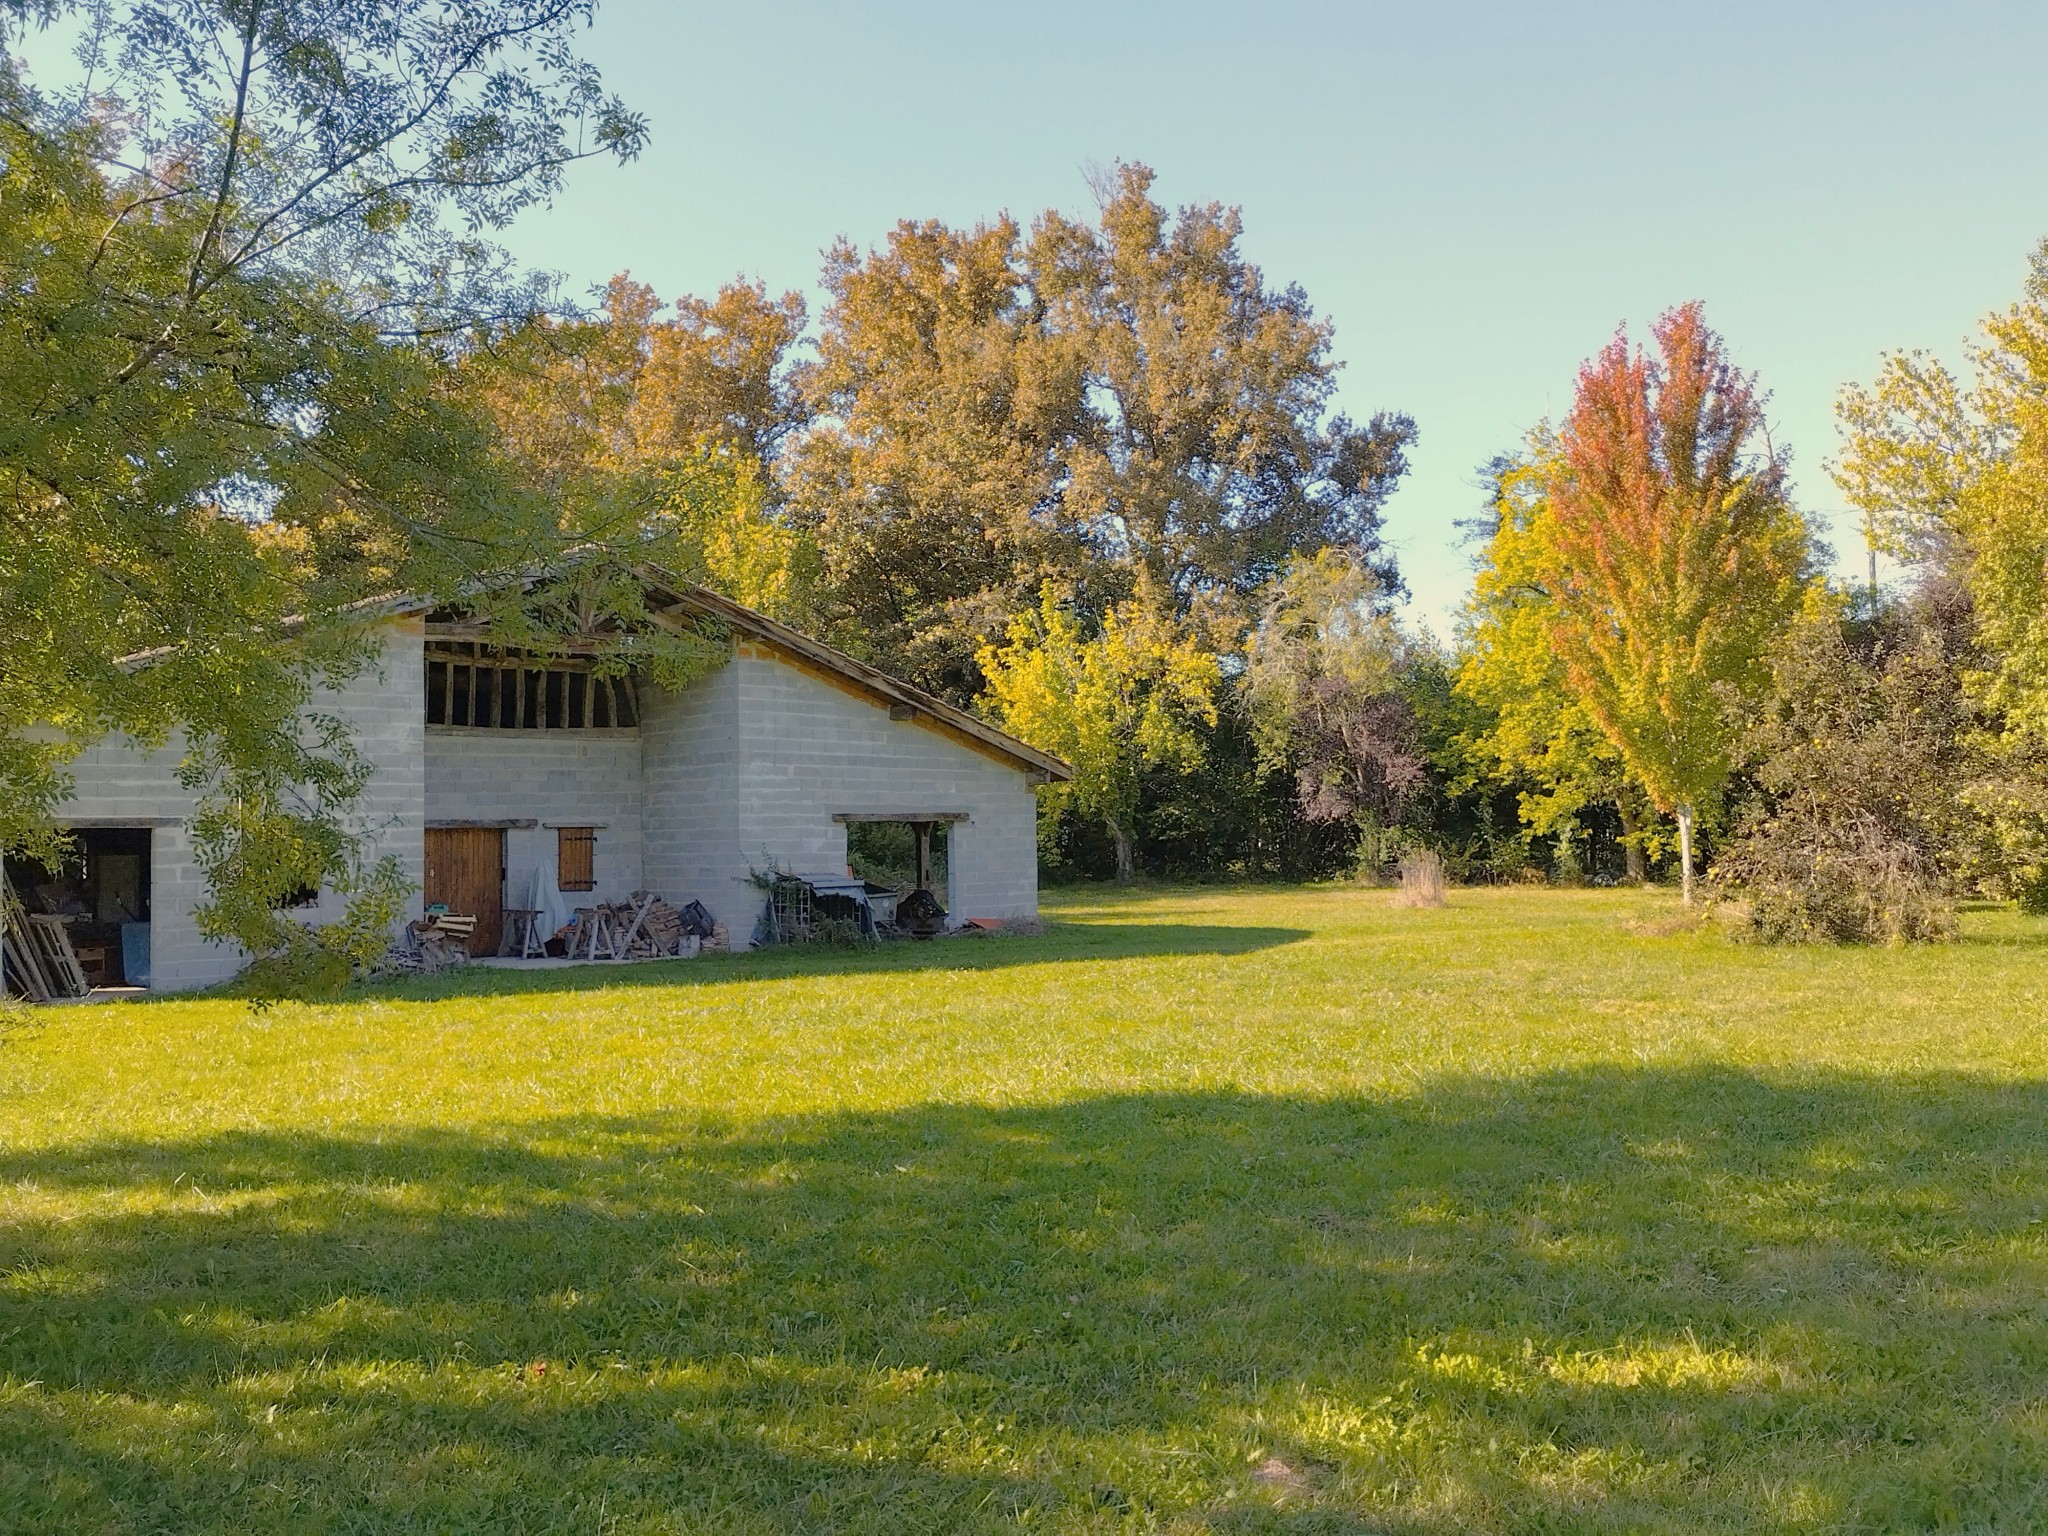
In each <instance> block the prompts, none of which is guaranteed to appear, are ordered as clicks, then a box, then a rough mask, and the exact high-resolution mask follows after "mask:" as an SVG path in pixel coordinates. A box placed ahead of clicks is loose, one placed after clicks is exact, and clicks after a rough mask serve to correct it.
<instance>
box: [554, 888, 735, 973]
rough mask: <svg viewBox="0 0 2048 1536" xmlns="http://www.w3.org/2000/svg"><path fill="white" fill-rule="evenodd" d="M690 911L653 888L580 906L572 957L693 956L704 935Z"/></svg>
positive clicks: (571, 938) (572, 937) (572, 934)
mask: <svg viewBox="0 0 2048 1536" xmlns="http://www.w3.org/2000/svg"><path fill="white" fill-rule="evenodd" d="M690 906H691V907H692V908H695V910H696V911H697V912H702V911H703V908H702V907H699V906H697V904H696V903H695V902H692V903H691V904H690ZM688 910H689V909H685V912H687V911H688ZM685 912H678V911H677V910H676V909H675V908H674V907H672V906H670V905H669V904H668V903H667V902H666V901H664V900H663V899H662V898H661V897H659V896H657V895H656V894H655V893H654V892H652V891H635V892H634V893H633V894H632V895H631V896H630V897H629V898H627V899H626V900H625V901H608V902H599V903H598V904H597V905H596V906H594V907H578V908H577V909H576V921H575V924H574V925H573V926H572V928H571V930H570V933H569V958H570V959H572V960H655V959H682V958H687V957H688V956H690V955H694V954H695V953H697V950H698V947H699V945H700V943H701V941H702V938H703V935H702V934H701V933H699V932H698V931H697V927H698V925H697V924H695V923H693V922H692V921H691V920H690V918H689V917H687V916H686V915H685Z"/></svg>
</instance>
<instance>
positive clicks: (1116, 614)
mask: <svg viewBox="0 0 2048 1536" xmlns="http://www.w3.org/2000/svg"><path fill="white" fill-rule="evenodd" d="M976 661H977V664H978V665H979V666H980V668H981V671H982V675H983V676H984V677H986V678H987V679H988V689H987V691H986V692H985V693H984V694H983V696H982V706H983V708H984V709H985V710H986V711H987V712H988V713H989V714H990V715H992V716H993V717H994V718H995V719H996V720H998V721H999V722H1000V723H1001V724H1002V725H1003V727H1004V728H1005V729H1007V730H1010V731H1013V732H1015V733H1016V734H1017V735H1019V736H1021V737H1023V738H1024V739H1025V740H1026V741H1028V742H1030V743H1032V744H1033V745H1034V746H1037V747H1042V748H1043V749H1045V750H1046V751H1048V752H1052V753H1055V754H1057V755H1058V756H1060V757H1062V758H1065V759H1066V761H1067V762H1068V763H1069V764H1070V765H1071V766H1072V767H1073V770H1074V778H1073V782H1072V783H1069V784H1061V785H1055V786H1052V787H1051V788H1049V789H1048V790H1046V791H1044V792H1043V794H1042V795H1041V797H1040V801H1039V804H1040V808H1041V813H1042V815H1043V817H1044V818H1045V819H1044V820H1043V821H1042V823H1041V835H1043V833H1044V832H1045V831H1049V830H1050V829H1051V828H1052V827H1054V826H1056V825H1057V824H1058V818H1059V816H1060V815H1061V814H1062V813H1063V812H1064V811H1066V810H1068V809H1072V810H1075V811H1078V812H1079V813H1080V814H1082V815H1084V816H1093V817H1096V818H1098V819H1100V820H1101V821H1102V822H1103V824H1104V825H1105V826H1107V827H1108V829H1109V834H1110V836H1111V837H1112V838H1114V839H1115V841H1116V874H1117V879H1118V880H1119V881H1124V882H1128V881H1129V880H1130V878H1131V873H1132V860H1131V847H1132V842H1133V838H1134V835H1135V822H1136V815H1137V809H1138V787H1139V774H1140V771H1141V769H1142V768H1143V767H1144V766H1145V765H1146V764H1148V763H1149V764H1161V765H1172V766H1177V767H1180V768H1183V769H1192V768H1194V767H1196V766H1197V765H1198V764H1199V763H1200V762H1201V755H1202V740H1201V737H1200V736H1199V735H1197V734H1196V731H1195V729H1194V725H1195V722H1196V721H1200V722H1202V723H1204V724H1207V725H1211V726H1213V725H1214V724H1215V723H1216V689H1217V685H1218V682H1219V670H1218V667H1217V662H1216V657H1215V656H1214V655H1213V654H1212V653H1210V652H1207V651H1204V650H1202V649H1201V648H1200V647H1198V646H1197V645H1195V644H1194V643H1193V642H1192V641H1190V640H1189V639H1188V638H1187V637H1186V636H1185V635H1184V634H1182V633H1181V632H1180V630H1179V629H1178V628H1177V627H1176V626H1175V625H1174V624H1173V623H1172V621H1171V620H1169V619H1167V618H1164V617H1162V616H1161V615H1159V614H1158V613H1156V612H1155V611H1153V610H1150V609H1147V608H1144V607H1142V606H1140V605H1138V604H1135V603H1132V604H1126V605H1124V606H1122V607H1119V608H1114V609H1111V610H1110V612H1109V613H1108V614H1106V615H1105V616H1104V618H1103V620H1102V625H1101V627H1100V629H1099V630H1098V631H1097V632H1096V633H1095V634H1093V635H1089V634H1087V633H1086V632H1085V631H1084V629H1083V628H1082V623H1081V620H1080V618H1079V617H1078V616H1077V615H1076V614H1075V613H1074V612H1073V611H1072V610H1071V609H1070V608H1068V607H1066V606H1065V605H1063V604H1062V603H1061V602H1060V601H1059V598H1058V595H1057V593H1056V592H1055V591H1054V590H1053V588H1052V587H1051V585H1050V584H1048V585H1047V586H1046V587H1045V588H1044V589H1043V590H1042V591H1041V593H1040V596H1039V605H1038V611H1037V612H1036V613H1030V614H1025V615H1021V616H1019V617H1018V618H1016V619H1015V620H1013V621H1012V622H1011V624H1010V631H1009V636H1008V640H1007V643H1005V644H1003V645H1000V646H994V645H991V646H984V647H982V649H981V651H980V653H979V655H978V656H977V657H976Z"/></svg>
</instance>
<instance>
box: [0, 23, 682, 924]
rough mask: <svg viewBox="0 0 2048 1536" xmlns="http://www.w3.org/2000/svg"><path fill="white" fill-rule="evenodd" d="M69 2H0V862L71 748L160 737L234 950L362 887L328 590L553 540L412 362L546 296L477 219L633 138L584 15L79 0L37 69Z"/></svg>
mask: <svg viewBox="0 0 2048 1536" xmlns="http://www.w3.org/2000/svg"><path fill="white" fill-rule="evenodd" d="M78 9H80V8H79V7H75V6H72V5H68V4H64V3H62V0H51V3H48V4H40V5H38V4H28V3H23V0H6V3H0V47H4V48H5V49H6V50H7V54H8V58H7V62H5V63H0V529H4V537H0V642H4V643H0V847H5V848H22V847H37V848H39V849H41V850H43V851H50V849H51V848H52V846H53V832H52V826H53V819H54V812H55V808H56V806H57V804H58V803H59V801H60V799H61V796H62V794H63V792H64V786H65V780H64V774H63V765H64V763H65V762H66V761H67V760H68V758H69V757H70V756H71V755H72V754H74V753H76V752H77V751H78V750H80V749H81V748H83V747H84V746H86V745H88V744H89V743H91V742H92V741H94V740H96V739H99V738H100V737H102V736H104V735H106V734H108V733H110V732H115V731H119V732H125V733H127V734H129V735H131V736H133V737H136V738H137V739H139V740H142V741H144V742H147V743H162V742H165V741H168V740H171V739H173V738H174V737H175V738H178V739H182V740H183V741H184V742H185V745H186V753H187V755H186V759H185V769H186V772H187V774H188V777H189V778H190V780H191V781H192V783H193V784H194V787H195V788H197V789H199V790H201V791H202V796H203V798H202V806H201V815H200V817H199V821H198V826H199V828H200V831H201V834H202V841H203V842H204V843H205V844H206V845H205V846H203V847H202V849H201V857H202V861H203V862H204V863H206V864H207V866H208V867H209V869H210V870H211V871H212V872H213V873H214V874H215V875H216V877H217V879H216V895H217V897H218V898H219V899H218V900H217V901H216V902H215V903H214V904H213V905H212V906H211V907H210V908H209V909H208V913H207V914H206V920H207V921H208V922H209V923H211V924H212V925H213V928H214V930H215V931H216V932H218V933H220V934H222V935H223V936H234V937H239V938H242V939H244V941H245V942H249V943H251V944H252V946H255V947H262V946H263V945H264V944H265V943H266V942H268V941H269V940H271V939H274V938H275V937H276V936H277V929H276V926H275V923H274V921H273V920H272V919H270V918H269V917H267V916H265V914H268V913H270V912H271V911H272V910H273V907H274V904H275V903H274V900H273V898H275V897H278V896H281V895H282V894H284V892H286V891H289V890H291V889H293V888H295V887H297V886H300V885H305V884H322V883H326V884H334V885H342V886H347V885H348V884H350V883H351V882H354V883H355V884H357V885H359V886H360V887H361V888H362V889H363V890H365V891H366V892H375V893H377V899H378V900H388V896H389V881H388V879H385V878H382V877H379V876H376V875H375V874H374V872H366V871H362V870H359V869H353V868H352V867H351V865H350V858H351V854H352V850H353V848H354V847H355V844H354V841H353V840H352V839H351V838H349V837H347V836H345V835H335V834H336V832H337V829H338V828H339V827H340V826H341V818H342V817H343V816H344V814H345V812H346V809H347V806H348V804H349V803H350V802H351V800H352V799H353V796H354V792H355V790H356V788H358V787H359V786H360V783H361V775H360V772H359V771H358V769H357V767H356V765H353V764H352V763H351V762H350V761H349V759H348V755H347V751H346V743H345V741H342V740H340V739H337V738H335V737H334V736H333V735H332V733H328V734H327V735H325V736H321V735H315V736H314V737H311V738H309V737H308V736H307V735H306V734H305V733H304V732H303V730H302V728H301V718H302V710H303V707H304V706H305V704H306V703H307V701H308V700H309V698H310V697H311V695H312V691H313V689H314V687H315V685H316V684H317V683H318V682H320V681H322V680H334V679H337V678H340V677H345V676H346V675H348V673H349V671H350V670H351V669H352V668H353V667H356V666H359V665H361V664H362V663H363V662H364V660H365V659H366V656H365V650H364V646H363V635H362V630H361V627H360V624H359V623H358V622H356V621H355V620H354V619H352V617H351V614H350V607H349V605H350V604H352V603H353V602H355V601H356V600H357V599H359V598H361V597H363V596H365V595H368V594H371V593H374V592H378V591H387V590H390V589H391V588H393V587H395V586H406V587H413V588H416V589H419V590H424V591H435V590H443V589H446V590H454V589H455V588H456V587H458V586H459V585H460V584H461V583H462V582H463V581H465V580H467V579H469V578H471V577H474V576H475V575H477V574H479V573H488V572H490V571H493V570H508V569H514V568H523V567H525V566H528V565H530V564H531V563H533V562H535V561H536V560H539V559H543V558H546V557H547V556H549V555H550V554H552V553H555V552H558V551H559V550H560V549H561V548H562V547H564V545H565V544H566V543H567V542H569V539H568V537H567V535H566V533H565V530H563V529H561V528H560V527H559V526H558V525H557V523H556V522H555V520H554V519H553V518H552V517H551V515H550V512H549V509H548V508H547V506H546V504H545V503H544V501H542V500H541V499H539V498H535V497H531V496H525V495H522V494H521V490H520V487H519V486H518V485H517V484H516V483H514V482H512V481H511V480H509V479H508V478H507V477H506V476H505V475H503V474H502V473H501V472H500V470H499V468H498V466H497V463H496V461H495V459H494V457H493V453H492V433H491V431H490V430H489V427H488V424H487V423H485V422H483V421H481V420H479V419H478V418H477V417H476V415H475V414H474V413H473V412H471V411H469V410H468V409H466V408H465V407H464V406H463V405H462V404H461V403H460V402H457V401H453V400H451V399H450V397H449V393H448V390H447V375H446V370H445V368H444V367H443V366H442V361H443V359H442V355H441V352H440V350H439V349H440V348H441V347H442V346H443V345H444V344H445V343H446V342H447V341H448V340H449V339H450V338H451V337H453V336H454V335H455V334H456V332H457V331H458V330H459V329H460V328H462V327H465V326H469V325H472V324H474V323H476V322H477V321H478V320H479V319H481V318H484V317H487V316H494V315H502V314H505V313H508V312H511V311H523V310H527V309H531V308H532V307H533V306H534V305H535V304H536V303H537V302H539V301H540V300H541V298H542V297H543V296H544V295H543V292H542V289H541V288H540V287H538V286H536V285H535V284H534V283H532V282H530V281H528V280H525V279H522V278H521V277H519V276H518V275H517V273H516V272H515V271H514V270H513V269H512V267H511V266H510V264H509V263H508V262H507V261H506V260H505V258H504V257H503V255H502V253H500V252H498V251H497V250H496V249H495V248H494V247H493V246H492V245H491V244H490V243H489V242H488V240H487V239H485V238H483V236H484V235H486V234H487V233H488V232H489V231H490V230H491V229H492V228H494V227H499V226H502V225H503V224H504V223H505V222H506V221H507V220H509V219H510V218H512V217H513V216H514V215H516V214H517V213H519V212H520V211H522V210H523V209H525V208H528V207H530V206H532V205H533V204H534V203H535V202H537V201H539V200H542V199H545V198H546V197H547V196H548V195H549V194H550V193H551V192H552V191H553V189H554V188H555V187H556V186H557V185H558V184H559V181H560V179H561V176H562V174H563V173H564V171H565V169H566V168H567V167H568V166H569V165H570V164H572V163H573V162H575V161H577V160H579V159H582V158H586V157H588V156H591V155H610V156H615V157H628V156H631V155H632V154H634V153H635V152H636V151H637V149H638V147H639V145H640V142H641V140H642V138H643V136H644V126H643V124H642V123H641V121H640V120H639V119H638V118H637V117H635V116H634V115H633V114H632V113H630V112H628V111H627V110H626V109H625V108H624V107H623V106H621V105H620V104H619V103H618V102H617V101H616V100H615V99H613V98H612V97H610V96H607V95H606V94H605V93H604V92H603V91H602V88H601V86H600V85H599V82H598V80H597V77H596V75H595V73H594V71H592V70H591V69H590V67H589V66H588V65H587V64H585V63H584V62H583V61H582V60H580V59H579V58H577V56H576V54H575V51H574V38H575V34H576V32H577V31H578V30H579V28H580V27H581V26H582V25H583V24H584V23H585V22H586V21H587V20H588V17H589V15H590V5H589V4H588V3H556V0H488V3H480V4H473V5H463V6H458V7H424V6H419V5H416V4H410V3H403V0H365V3H362V4H352V5H347V6H339V7H337V6H332V5H318V4H314V3H311V0H162V3H151V4H142V3H135V4H119V3H109V4H105V5H95V6H91V7H85V8H83V9H84V11H85V15H84V21H85V25H84V26H83V27H82V29H81V36H82V37H83V39H84V42H83V44H82V47H81V54H80V59H79V64H80V66H81V68H80V69H79V70H77V71H76V72H75V73H76V77H77V78H78V79H79V80H80V81H81V82H82V83H80V84H79V85H78V86H76V87H75V88H69V87H67V88H66V90H64V91H61V92H46V91H39V90H37V89H36V88H35V86H34V85H33V84H31V82H30V81H29V80H28V79H27V78H26V77H25V76H24V74H23V73H22V71H21V69H20V67H19V66H18V64H17V63H16V62H14V60H13V58H12V55H13V52H14V50H15V49H16V48H17V47H28V46H30V45H42V44H46V42H47V39H44V38H39V37H38V36H37V35H36V33H35V29H36V27H38V26H39V25H40V24H42V23H44V22H48V21H53V20H58V19H61V18H63V17H65V16H67V15H69V14H70V13H72V12H73V11H74V10H78ZM140 655H149V656H151V657H153V658H154V662H153V664H151V665H147V666H138V665H134V664H133V663H132V662H131V661H130V660H129V658H133V657H136V656H140ZM46 727H54V728H55V734H54V735H53V734H51V733H50V732H49V731H48V730H46V729H45V728H46ZM386 873H387V874H388V872H386ZM228 886H235V887H237V890H236V892H235V893H233V894H232V895H231V894H229V893H227V892H226V890H225V888H226V887H228ZM245 918H246V921H245Z"/></svg>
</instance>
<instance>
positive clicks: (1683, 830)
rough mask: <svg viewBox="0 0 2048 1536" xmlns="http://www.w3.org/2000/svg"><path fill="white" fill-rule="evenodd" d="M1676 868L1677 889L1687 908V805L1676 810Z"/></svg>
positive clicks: (1689, 840)
mask: <svg viewBox="0 0 2048 1536" xmlns="http://www.w3.org/2000/svg"><path fill="white" fill-rule="evenodd" d="M1678 867H1679V889H1680V890H1681V891H1682V892H1683V893H1684V897H1685V904H1686V905H1687V906H1688V907H1689V906H1691V905H1692V807H1691V806H1689V805H1681V806H1679V808H1678Z"/></svg>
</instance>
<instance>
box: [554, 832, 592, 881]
mask: <svg viewBox="0 0 2048 1536" xmlns="http://www.w3.org/2000/svg"><path fill="white" fill-rule="evenodd" d="M555 861H556V866H557V868H556V874H555V885H556V888H557V889H559V890H564V891H594V890H596V889H597V828H595V827H558V828H556V830H555Z"/></svg>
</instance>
